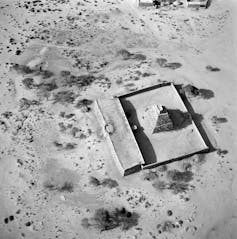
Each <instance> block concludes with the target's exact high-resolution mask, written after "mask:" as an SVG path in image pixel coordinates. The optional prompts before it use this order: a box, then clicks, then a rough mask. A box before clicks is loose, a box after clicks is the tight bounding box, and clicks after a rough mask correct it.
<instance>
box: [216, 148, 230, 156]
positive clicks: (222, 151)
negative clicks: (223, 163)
mask: <svg viewBox="0 0 237 239" xmlns="http://www.w3.org/2000/svg"><path fill="white" fill-rule="evenodd" d="M216 153H217V154H218V155H219V156H220V157H222V158H224V156H225V155H226V154H228V150H226V149H217V151H216Z"/></svg>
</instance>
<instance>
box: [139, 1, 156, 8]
mask: <svg viewBox="0 0 237 239" xmlns="http://www.w3.org/2000/svg"><path fill="white" fill-rule="evenodd" d="M136 1H137V6H138V7H149V6H153V0H136Z"/></svg>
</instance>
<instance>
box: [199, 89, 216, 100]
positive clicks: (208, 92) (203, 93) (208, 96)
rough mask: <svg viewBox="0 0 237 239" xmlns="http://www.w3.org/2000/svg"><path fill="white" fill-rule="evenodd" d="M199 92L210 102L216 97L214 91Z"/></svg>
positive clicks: (202, 90) (201, 90) (204, 90)
mask: <svg viewBox="0 0 237 239" xmlns="http://www.w3.org/2000/svg"><path fill="white" fill-rule="evenodd" d="M199 92H200V96H201V97H202V98H203V99H205V100H208V99H210V98H213V97H214V96H215V94H214V92H213V91H212V90H208V89H200V90H199Z"/></svg>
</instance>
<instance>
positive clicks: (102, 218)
mask: <svg viewBox="0 0 237 239" xmlns="http://www.w3.org/2000/svg"><path fill="white" fill-rule="evenodd" d="M121 211H122V210H120V209H118V208H115V210H114V211H108V210H106V209H104V208H101V209H98V210H96V212H95V215H94V217H93V218H92V220H93V221H94V222H95V225H96V226H97V227H98V228H99V229H100V230H102V231H104V230H111V229H114V228H116V227H121V228H122V230H128V229H130V228H131V227H134V226H136V225H137V224H138V218H139V215H138V214H137V213H135V212H133V213H132V212H129V211H127V210H126V209H125V211H126V213H121Z"/></svg>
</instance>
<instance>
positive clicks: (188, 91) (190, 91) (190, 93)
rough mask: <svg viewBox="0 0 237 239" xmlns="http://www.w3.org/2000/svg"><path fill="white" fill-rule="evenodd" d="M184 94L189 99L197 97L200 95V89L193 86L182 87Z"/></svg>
mask: <svg viewBox="0 0 237 239" xmlns="http://www.w3.org/2000/svg"><path fill="white" fill-rule="evenodd" d="M182 93H184V94H185V95H186V96H187V97H196V96H198V95H199V93H200V92H199V89H198V88H197V87H195V86H193V85H190V84H188V85H186V86H182Z"/></svg>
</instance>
